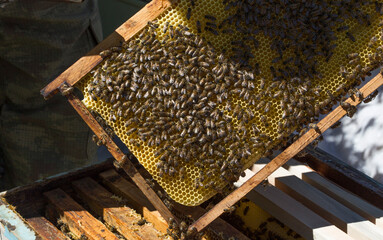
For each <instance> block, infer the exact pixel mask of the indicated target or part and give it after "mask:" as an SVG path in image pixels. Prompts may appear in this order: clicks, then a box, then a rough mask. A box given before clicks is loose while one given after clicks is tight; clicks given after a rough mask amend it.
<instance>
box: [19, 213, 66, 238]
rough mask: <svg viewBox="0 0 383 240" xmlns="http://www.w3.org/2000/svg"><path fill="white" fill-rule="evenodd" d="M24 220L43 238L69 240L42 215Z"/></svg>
mask: <svg viewBox="0 0 383 240" xmlns="http://www.w3.org/2000/svg"><path fill="white" fill-rule="evenodd" d="M26 221H27V222H28V224H29V225H30V226H31V227H32V228H33V230H35V232H36V233H37V234H38V235H39V236H40V237H41V238H42V239H44V240H69V238H68V237H66V236H65V235H64V234H63V233H62V232H61V231H59V230H58V229H57V228H56V227H55V226H54V225H53V224H52V223H51V222H50V221H48V220H47V219H46V218H45V217H43V216H34V217H31V218H28V219H26Z"/></svg>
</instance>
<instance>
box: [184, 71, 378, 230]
mask: <svg viewBox="0 0 383 240" xmlns="http://www.w3.org/2000/svg"><path fill="white" fill-rule="evenodd" d="M382 85H383V77H382V75H381V74H378V76H376V77H374V78H373V79H371V80H370V81H369V82H368V83H366V85H364V86H363V87H362V88H361V89H360V91H361V92H362V93H363V96H366V97H367V96H368V95H370V94H371V93H372V92H374V91H375V90H376V89H377V88H379V87H380V86H382ZM346 102H348V103H350V104H351V105H354V106H355V105H358V104H359V103H360V102H361V101H360V100H359V99H355V101H353V100H352V99H351V98H348V99H347V100H346ZM344 115H346V111H345V110H344V109H343V108H342V107H341V106H338V107H337V108H335V109H334V110H333V111H332V112H330V113H329V114H328V115H327V116H326V117H325V118H323V119H322V120H321V121H320V122H319V123H318V124H317V126H318V128H319V130H320V132H322V133H323V132H325V131H326V130H327V129H328V128H329V127H331V126H332V125H333V124H335V123H336V122H337V121H339V120H340V119H341V118H342V117H343V116H344ZM319 135H320V134H319V133H317V132H316V131H315V130H314V129H310V130H309V131H307V132H306V133H305V134H303V135H302V136H301V137H300V138H298V140H296V141H295V142H294V143H293V144H291V145H290V146H289V147H287V148H286V149H285V150H284V151H283V152H282V153H280V154H279V155H278V156H277V157H275V158H274V159H273V160H272V161H271V162H270V163H268V164H267V165H266V166H265V167H264V168H262V169H261V170H259V171H258V172H257V173H256V174H255V175H254V176H253V177H252V178H250V179H249V180H248V181H247V182H246V183H244V184H243V185H242V186H241V187H239V188H237V189H236V190H235V191H233V192H232V193H231V194H229V195H228V196H227V197H226V198H224V199H223V200H222V201H221V202H219V203H218V204H217V205H215V206H214V207H213V208H212V209H211V210H210V211H209V212H207V213H206V214H204V215H203V216H202V217H201V218H200V219H198V220H197V221H196V222H194V223H193V224H192V225H191V226H190V228H193V227H195V228H196V229H197V231H201V230H202V229H203V228H205V227H206V226H207V225H209V224H210V223H211V222H212V221H214V219H216V218H217V217H219V216H220V215H221V214H222V213H223V211H224V209H226V208H228V207H230V206H232V205H234V204H235V203H236V202H238V201H239V200H240V199H241V198H243V197H244V196H245V195H246V194H247V193H249V192H250V191H251V190H252V189H253V188H255V187H256V186H257V185H259V184H260V183H261V182H262V181H263V180H264V179H266V178H267V177H268V176H269V175H270V174H271V173H273V172H274V171H275V170H277V169H278V168H279V167H281V166H282V165H283V164H285V163H286V162H287V161H288V160H289V159H291V158H292V157H294V156H295V155H296V154H297V153H299V152H300V151H302V150H303V149H304V148H305V147H307V146H308V145H309V144H310V143H311V142H312V141H313V140H314V139H316V138H317V137H319Z"/></svg>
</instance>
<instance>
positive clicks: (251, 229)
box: [0, 151, 383, 239]
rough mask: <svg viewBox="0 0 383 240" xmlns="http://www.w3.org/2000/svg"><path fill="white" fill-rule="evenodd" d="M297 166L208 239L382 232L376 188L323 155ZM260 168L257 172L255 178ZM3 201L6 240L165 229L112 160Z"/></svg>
mask: <svg viewBox="0 0 383 240" xmlns="http://www.w3.org/2000/svg"><path fill="white" fill-rule="evenodd" d="M299 160H301V161H305V162H308V163H309V165H310V166H311V167H312V168H313V169H311V168H309V167H307V166H305V165H303V164H301V163H298V162H289V164H288V165H286V166H285V168H283V169H280V170H279V172H277V173H276V175H275V174H274V175H272V176H271V177H270V178H269V182H270V183H271V185H270V184H267V185H264V186H259V187H257V188H255V189H254V190H252V191H251V192H250V193H249V194H248V195H247V199H248V200H246V201H245V200H242V201H241V204H239V205H238V208H237V210H236V211H235V212H234V213H233V214H234V216H237V217H239V219H242V221H243V223H239V222H240V221H238V218H233V215H228V216H224V219H227V221H225V220H223V219H222V218H219V219H217V220H216V221H215V222H213V223H212V224H211V225H210V226H209V230H208V231H210V234H208V235H205V238H207V239H211V238H213V239H220V238H221V237H222V239H229V238H230V237H235V239H258V238H260V239H267V238H268V237H270V236H275V237H277V236H278V237H281V238H282V239H302V238H303V239H318V238H319V237H320V238H321V239H348V238H350V237H352V238H354V239H379V236H380V235H379V234H381V233H382V231H383V210H381V209H379V208H383V204H382V203H383V186H382V185H381V184H378V183H376V182H374V181H373V180H371V179H370V178H368V177H367V176H365V175H363V174H362V173H360V172H358V171H356V170H354V169H353V168H350V167H348V166H347V165H345V164H343V163H342V162H340V161H339V160H337V159H334V158H333V157H331V156H329V155H327V154H325V153H324V152H320V151H310V154H308V155H306V156H305V157H301V158H299ZM259 167H260V165H259V164H258V165H257V164H256V165H254V167H253V169H252V171H256V170H257V168H259ZM314 169H315V170H314ZM143 174H145V173H143ZM248 174H251V172H248ZM301 179H303V181H302V180H301ZM330 179H331V180H330ZM0 196H1V200H0V208H3V209H1V211H0V219H2V220H1V222H0V226H1V228H0V233H1V234H3V235H4V236H8V238H9V239H14V238H11V236H13V237H16V238H17V239H68V236H69V237H72V238H75V239H78V238H81V237H82V238H81V239H83V238H85V237H86V238H87V239H117V238H118V237H120V236H124V237H125V238H126V239H161V238H164V234H165V233H166V229H167V227H168V225H167V223H166V221H165V220H164V219H163V218H162V217H161V216H160V215H159V213H158V211H156V210H155V209H154V208H153V206H152V205H151V204H150V202H149V201H148V200H147V199H146V197H145V196H144V195H143V194H142V193H141V192H140V191H139V189H138V188H137V187H136V186H135V185H134V184H133V183H132V182H131V180H130V179H129V178H128V177H127V176H126V174H124V173H123V172H122V171H121V170H118V169H116V168H115V167H114V166H113V164H112V161H110V160H109V161H106V162H104V163H101V164H98V165H94V166H90V167H87V168H84V169H80V170H75V171H73V172H70V173H66V174H60V175H59V176H55V177H52V178H49V179H45V180H42V181H39V182H36V183H34V184H32V185H29V186H24V187H18V188H15V189H12V190H9V191H6V192H3V193H2V194H1V195H0ZM318 199H319V200H318ZM249 200H250V201H249ZM173 204H174V209H175V210H174V211H175V212H178V213H177V214H178V216H182V215H183V216H190V217H192V218H193V219H197V218H198V217H200V216H201V215H202V214H203V213H205V212H206V209H205V208H204V207H208V206H207V205H208V204H206V205H204V206H203V207H184V206H181V205H177V204H176V203H173ZM378 207H379V208H378ZM246 208H247V210H245V209H246ZM132 210H135V211H136V212H137V213H139V214H141V216H142V217H143V218H144V219H146V221H147V222H148V223H145V224H144V225H141V226H140V225H138V224H137V223H138V221H139V220H140V219H141V216H138V215H136V214H134V213H132ZM356 220H358V221H359V222H357V221H356ZM265 223H266V224H265ZM233 225H234V226H235V227H233ZM281 225H282V226H281ZM5 229H6V231H5ZM367 230H368V231H367ZM296 233H298V234H300V236H302V238H301V237H299V235H297V234H296ZM346 233H347V234H346ZM273 234H274V235H273ZM257 237H258V238H257ZM374 237H375V238H374ZM350 239H351V238H350Z"/></svg>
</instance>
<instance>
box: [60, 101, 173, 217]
mask: <svg viewBox="0 0 383 240" xmlns="http://www.w3.org/2000/svg"><path fill="white" fill-rule="evenodd" d="M66 97H67V99H68V102H69V103H70V104H71V105H72V107H73V108H74V109H75V110H76V111H77V113H78V114H79V115H80V117H81V118H82V119H83V120H84V121H85V122H86V124H88V126H89V127H90V129H91V130H92V131H93V132H94V133H95V134H96V135H97V137H98V138H99V139H103V140H104V142H105V146H106V148H107V149H108V151H109V152H110V153H111V154H112V156H113V157H114V158H115V160H116V162H115V165H116V166H117V167H118V168H121V169H123V170H124V171H125V172H126V173H127V174H128V176H129V177H130V178H131V179H132V180H133V182H134V183H135V184H136V185H137V186H138V188H139V189H140V190H141V191H142V192H143V193H144V195H145V196H146V197H147V199H149V201H150V202H151V203H152V205H153V206H154V207H155V208H156V209H157V210H158V212H159V213H160V214H161V216H162V217H163V218H164V219H165V220H166V221H169V219H170V218H173V219H174V220H175V221H177V219H176V218H175V217H174V216H173V214H172V213H171V212H170V211H169V209H168V208H167V207H166V206H165V204H164V203H163V202H162V201H161V199H160V198H159V197H158V196H157V194H156V193H155V192H154V191H153V189H151V188H150V186H149V185H148V184H147V183H146V181H145V179H144V178H143V177H142V176H141V174H140V173H139V172H138V171H137V169H136V168H135V167H134V165H133V164H132V163H131V162H130V160H129V159H128V158H127V157H126V155H125V154H124V153H123V152H122V151H121V150H120V149H119V147H118V146H117V144H116V143H115V142H113V140H112V139H111V138H110V137H109V136H108V134H107V133H106V132H105V130H104V129H103V128H102V127H101V125H100V124H99V123H98V122H97V121H96V119H95V118H94V117H93V115H92V114H91V113H90V112H89V110H88V109H87V108H86V107H85V105H84V104H83V103H82V102H81V100H80V99H78V98H77V97H76V96H75V95H73V94H68V95H66Z"/></svg>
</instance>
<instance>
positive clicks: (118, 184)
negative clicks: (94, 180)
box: [99, 169, 169, 233]
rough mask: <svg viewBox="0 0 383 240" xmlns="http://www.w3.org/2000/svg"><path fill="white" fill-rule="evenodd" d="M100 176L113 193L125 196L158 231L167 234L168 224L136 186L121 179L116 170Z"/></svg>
mask: <svg viewBox="0 0 383 240" xmlns="http://www.w3.org/2000/svg"><path fill="white" fill-rule="evenodd" d="M99 176H100V177H101V179H102V180H103V183H104V184H105V185H106V186H107V187H108V188H109V189H110V191H111V192H113V193H114V194H116V195H118V196H123V197H124V198H125V199H127V200H128V201H129V203H130V205H131V206H132V207H133V208H134V209H135V210H136V211H137V212H138V213H140V214H142V216H143V217H144V218H145V219H146V220H147V221H148V222H150V223H152V224H153V226H154V227H155V228H156V229H157V230H158V231H160V232H162V233H166V229H167V228H168V227H169V225H168V223H167V222H166V221H165V219H164V218H163V217H162V216H161V214H160V213H159V212H158V211H157V210H156V209H155V208H154V207H153V205H152V204H151V203H150V202H149V200H148V199H147V198H146V197H145V195H144V194H142V192H141V191H140V190H139V189H137V187H136V186H135V185H134V184H132V183H130V182H129V181H127V180H126V179H124V178H123V177H121V176H120V175H119V174H118V173H117V172H116V171H115V170H114V169H110V170H108V171H105V172H102V173H100V175H99Z"/></svg>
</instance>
